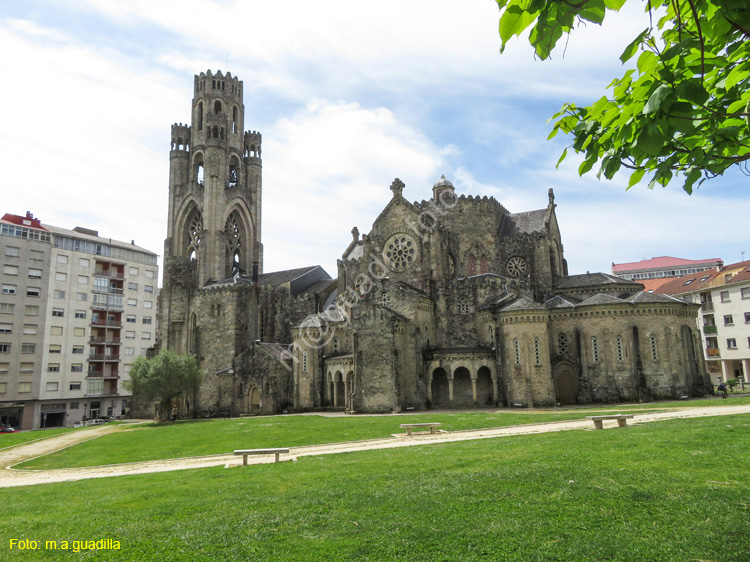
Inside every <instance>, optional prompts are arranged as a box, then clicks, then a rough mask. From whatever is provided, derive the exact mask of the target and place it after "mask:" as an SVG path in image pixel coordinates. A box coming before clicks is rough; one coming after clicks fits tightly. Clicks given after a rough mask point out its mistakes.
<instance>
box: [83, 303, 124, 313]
mask: <svg viewBox="0 0 750 562" xmlns="http://www.w3.org/2000/svg"><path fill="white" fill-rule="evenodd" d="M91 310H111V311H113V312H122V311H123V310H124V309H123V306H122V304H116V303H111V302H92V303H91Z"/></svg>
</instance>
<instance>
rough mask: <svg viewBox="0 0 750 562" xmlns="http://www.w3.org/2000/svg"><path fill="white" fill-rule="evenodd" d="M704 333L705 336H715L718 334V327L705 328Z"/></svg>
mask: <svg viewBox="0 0 750 562" xmlns="http://www.w3.org/2000/svg"><path fill="white" fill-rule="evenodd" d="M703 333H704V334H715V333H717V328H716V326H703Z"/></svg>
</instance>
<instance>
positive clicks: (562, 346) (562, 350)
mask: <svg viewBox="0 0 750 562" xmlns="http://www.w3.org/2000/svg"><path fill="white" fill-rule="evenodd" d="M557 351H558V353H559V354H560V355H565V354H566V353H568V336H567V334H560V335H559V336H557Z"/></svg>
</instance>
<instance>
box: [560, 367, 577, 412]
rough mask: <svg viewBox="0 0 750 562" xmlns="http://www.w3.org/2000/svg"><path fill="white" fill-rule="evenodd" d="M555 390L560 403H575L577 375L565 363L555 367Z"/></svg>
mask: <svg viewBox="0 0 750 562" xmlns="http://www.w3.org/2000/svg"><path fill="white" fill-rule="evenodd" d="M555 392H556V394H557V399H558V400H559V401H560V404H575V403H576V395H577V394H578V377H576V374H575V371H574V370H573V367H572V366H571V365H568V364H567V363H564V364H561V365H558V366H557V367H555Z"/></svg>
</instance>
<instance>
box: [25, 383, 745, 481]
mask: <svg viewBox="0 0 750 562" xmlns="http://www.w3.org/2000/svg"><path fill="white" fill-rule="evenodd" d="M748 403H750V398H731V399H727V400H696V401H689V402H660V403H655V404H627V405H617V406H607V407H602V406H598V407H592V408H586V409H567V410H558V411H553V410H521V409H518V410H501V411H498V410H486V411H473V412H456V413H445V412H444V411H443V412H440V413H435V412H425V413H419V414H410V415H401V416H346V417H325V416H318V415H307V416H294V415H292V416H264V417H251V418H239V419H237V418H234V419H213V420H200V421H179V422H177V423H148V424H143V425H138V426H133V427H132V428H130V427H128V428H126V429H125V430H124V431H121V432H117V433H112V434H108V435H105V436H102V437H100V438H98V439H93V440H91V441H86V442H84V443H81V444H79V445H76V446H74V447H69V448H67V449H64V450H62V451H60V452H58V453H53V454H51V455H46V456H44V457H40V458H38V459H34V460H31V461H29V462H27V463H24V464H21V465H18V468H30V469H51V468H75V467H85V466H102V465H107V464H119V463H126V462H139V461H147V460H161V459H171V458H181V457H194V456H202V455H213V454H227V453H230V452H232V451H233V450H234V449H245V448H260V447H298V446H303V445H317V444H324V443H336V442H342V441H359V440H363V439H377V438H383V437H389V436H390V435H392V434H394V433H399V432H403V430H401V429H399V424H401V423H408V422H425V421H431V422H433V421H434V422H441V423H442V424H443V428H442V429H445V430H447V431H456V430H463V429H480V428H488V427H505V426H510V425H520V424H528V423H541V422H549V421H562V420H572V419H583V418H584V417H586V416H587V415H591V413H592V412H593V413H605V412H608V413H610V412H623V411H628V412H633V413H635V412H640V413H645V412H653V411H662V410H666V409H668V408H671V407H686V406H707V405H710V406H725V405H737V404H748Z"/></svg>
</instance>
